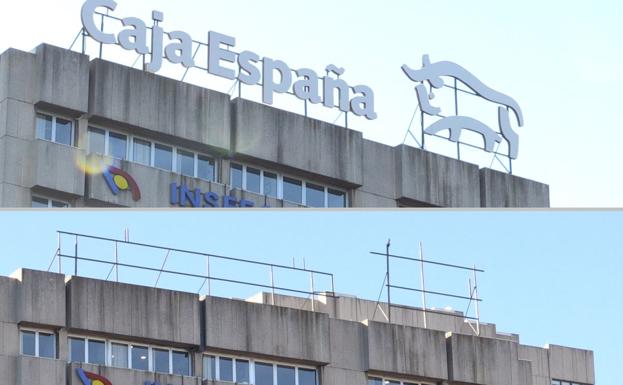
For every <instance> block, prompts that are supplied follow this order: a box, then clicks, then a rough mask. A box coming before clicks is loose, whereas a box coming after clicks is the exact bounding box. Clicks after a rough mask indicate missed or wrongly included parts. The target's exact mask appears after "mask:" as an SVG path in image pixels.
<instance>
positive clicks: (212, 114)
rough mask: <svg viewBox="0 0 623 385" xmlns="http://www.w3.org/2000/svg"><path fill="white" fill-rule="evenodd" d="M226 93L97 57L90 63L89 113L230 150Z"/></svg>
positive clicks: (228, 106) (228, 104) (228, 103)
mask: <svg viewBox="0 0 623 385" xmlns="http://www.w3.org/2000/svg"><path fill="white" fill-rule="evenodd" d="M230 108H231V105H230V99H229V95H227V94H222V93H220V92H216V91H212V90H208V89H205V88H201V87H198V86H194V85H192V84H188V83H181V82H178V81H176V80H173V79H168V78H165V77H162V76H158V75H154V74H151V73H147V72H143V71H140V70H137V69H133V68H129V67H125V66H122V65H119V64H114V63H111V62H107V61H104V60H100V59H95V60H93V61H92V62H91V86H90V94H89V113H90V114H91V115H95V116H98V117H100V118H105V119H110V120H113V121H117V122H121V123H125V124H127V125H131V126H136V127H141V128H144V129H147V130H151V131H154V132H157V133H161V134H166V135H175V136H178V137H181V138H184V139H187V140H192V141H195V142H199V143H204V144H208V145H210V146H212V147H214V148H219V149H223V150H229V148H230V119H231V115H230Z"/></svg>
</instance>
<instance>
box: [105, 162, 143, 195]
mask: <svg viewBox="0 0 623 385" xmlns="http://www.w3.org/2000/svg"><path fill="white" fill-rule="evenodd" d="M102 175H103V176H104V179H105V180H106V184H108V187H110V191H112V193H113V194H115V195H117V194H119V192H120V191H128V190H130V191H131V192H132V199H133V200H134V201H138V200H139V199H141V190H140V189H139V188H138V184H136V181H135V180H134V178H132V176H130V174H128V173H127V172H125V171H123V170H120V169H118V168H117V167H113V166H109V167H108V168H107V169H106V170H105V171H104V172H103V173H102Z"/></svg>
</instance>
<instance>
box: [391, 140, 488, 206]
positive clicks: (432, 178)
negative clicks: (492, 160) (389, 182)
mask: <svg viewBox="0 0 623 385" xmlns="http://www.w3.org/2000/svg"><path fill="white" fill-rule="evenodd" d="M395 151H396V170H397V171H396V172H397V174H396V198H397V199H398V202H399V203H402V204H405V205H421V206H441V207H480V182H479V177H478V166H476V165H474V164H471V163H467V162H462V161H460V160H456V159H453V158H449V157H446V156H443V155H439V154H435V153H432V152H429V151H424V150H421V149H419V148H415V147H410V146H407V145H399V146H396V148H395Z"/></svg>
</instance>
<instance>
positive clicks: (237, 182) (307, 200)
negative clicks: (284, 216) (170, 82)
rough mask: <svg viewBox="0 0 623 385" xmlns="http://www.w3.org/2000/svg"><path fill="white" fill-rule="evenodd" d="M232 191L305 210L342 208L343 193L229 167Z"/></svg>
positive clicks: (242, 168) (344, 199)
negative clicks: (286, 202) (267, 197)
mask: <svg viewBox="0 0 623 385" xmlns="http://www.w3.org/2000/svg"><path fill="white" fill-rule="evenodd" d="M229 180H230V184H231V185H232V187H234V188H239V189H242V190H246V191H250V192H254V193H256V194H260V195H266V196H269V197H272V198H278V199H283V200H285V201H288V202H292V203H297V204H300V205H304V206H307V207H346V206H347V202H346V192H345V191H341V190H338V189H335V188H331V187H326V186H322V185H320V184H316V183H312V182H307V181H304V180H302V179H298V178H294V177H290V176H286V175H279V174H277V173H274V172H270V171H265V170H260V169H258V168H255V167H251V166H246V165H241V164H236V163H231V165H230V175H229Z"/></svg>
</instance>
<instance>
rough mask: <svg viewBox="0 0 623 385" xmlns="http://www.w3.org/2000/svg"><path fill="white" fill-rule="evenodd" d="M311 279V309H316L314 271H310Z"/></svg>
mask: <svg viewBox="0 0 623 385" xmlns="http://www.w3.org/2000/svg"><path fill="white" fill-rule="evenodd" d="M309 281H310V284H311V293H312V294H311V310H312V311H316V309H315V305H314V300H315V299H316V294H315V293H316V292H315V291H314V273H313V272H310V273H309Z"/></svg>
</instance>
